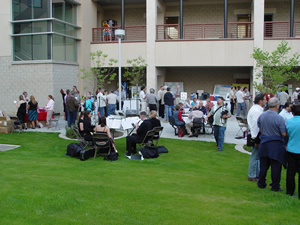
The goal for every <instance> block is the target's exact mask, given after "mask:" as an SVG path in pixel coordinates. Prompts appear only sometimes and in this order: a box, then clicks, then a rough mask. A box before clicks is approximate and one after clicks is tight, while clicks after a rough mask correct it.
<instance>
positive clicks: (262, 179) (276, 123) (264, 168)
mask: <svg viewBox="0 0 300 225" xmlns="http://www.w3.org/2000/svg"><path fill="white" fill-rule="evenodd" d="M268 104H269V110H267V111H266V112H264V113H262V114H261V115H260V116H259V118H258V120H257V126H258V127H259V129H260V132H261V135H260V144H259V148H258V156H259V160H260V172H259V178H258V182H257V186H258V187H259V188H266V186H267V184H266V175H267V172H268V169H269V167H270V166H271V178H272V188H271V190H272V191H282V189H281V188H280V179H281V168H282V165H283V166H284V167H286V150H285V146H284V137H285V136H286V128H285V122H284V119H283V118H282V117H281V116H279V115H278V114H277V111H278V108H279V100H278V98H276V97H273V98H271V99H270V100H269V103H268Z"/></svg>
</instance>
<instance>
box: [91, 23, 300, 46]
mask: <svg viewBox="0 0 300 225" xmlns="http://www.w3.org/2000/svg"><path fill="white" fill-rule="evenodd" d="M253 28H254V25H253V22H230V23H228V35H227V38H226V39H253ZM116 29H120V27H100V28H93V43H108V42H112V43H113V42H117V41H118V40H117V38H116V37H115V30H116ZM179 29H180V26H179V24H164V25H157V26H156V40H157V41H172V40H180V38H179V33H180V30H179ZM289 37H290V22H289V21H271V22H264V38H265V39H281V38H289ZM294 38H300V21H295V23H294ZM209 39H219V40H224V39H225V38H224V24H223V23H197V24H184V25H183V40H199V41H201V40H209ZM124 41H126V42H145V41H146V25H140V26H125V37H124Z"/></svg>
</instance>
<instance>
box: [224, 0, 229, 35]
mask: <svg viewBox="0 0 300 225" xmlns="http://www.w3.org/2000/svg"><path fill="white" fill-rule="evenodd" d="M224 38H228V0H224Z"/></svg>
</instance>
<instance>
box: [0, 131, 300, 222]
mask: <svg viewBox="0 0 300 225" xmlns="http://www.w3.org/2000/svg"><path fill="white" fill-rule="evenodd" d="M0 140H1V141H0V143H2V144H17V145H22V147H20V148H18V149H15V150H10V151H7V152H0V184H1V187H0V188H1V191H0V224H172V225H173V224H300V219H299V213H300V200H298V199H297V198H296V197H291V196H287V195H285V193H284V192H283V193H275V192H272V191H270V188H269V187H267V188H266V189H264V190H262V189H259V188H257V186H256V183H254V182H249V181H248V180H247V170H248V162H249V156H248V155H246V154H242V153H239V152H237V151H235V150H234V145H229V144H226V145H225V146H224V151H223V152H217V150H216V147H215V143H208V142H196V141H181V140H171V139H162V140H161V143H160V144H162V145H164V146H166V147H167V148H168V150H169V153H168V154H161V155H160V157H159V158H157V159H150V160H144V161H132V160H128V159H127V158H125V157H124V156H123V154H124V152H125V138H122V139H119V140H116V146H117V148H118V150H119V153H120V157H119V160H118V161H115V162H107V161H103V157H98V158H97V159H96V160H93V159H90V160H87V161H84V162H82V161H80V160H79V159H75V158H70V157H67V156H64V153H65V152H66V147H67V145H68V144H69V143H71V142H70V141H67V140H63V139H60V138H59V137H58V134H53V133H22V134H20V135H18V134H16V133H14V134H8V135H3V134H1V135H0ZM285 172H286V171H285V170H283V172H282V182H281V185H282V188H283V189H285ZM268 182H269V183H270V182H271V178H270V174H268Z"/></svg>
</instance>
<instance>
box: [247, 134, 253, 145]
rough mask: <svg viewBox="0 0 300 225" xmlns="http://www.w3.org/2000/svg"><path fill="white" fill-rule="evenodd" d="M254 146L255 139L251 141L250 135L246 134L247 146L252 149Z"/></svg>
mask: <svg viewBox="0 0 300 225" xmlns="http://www.w3.org/2000/svg"><path fill="white" fill-rule="evenodd" d="M254 145H255V139H252V137H251V134H250V133H248V134H247V146H248V147H253V146H254Z"/></svg>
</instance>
